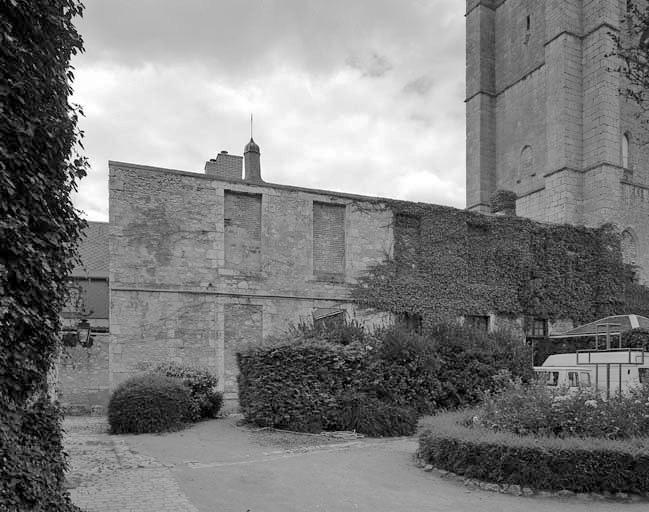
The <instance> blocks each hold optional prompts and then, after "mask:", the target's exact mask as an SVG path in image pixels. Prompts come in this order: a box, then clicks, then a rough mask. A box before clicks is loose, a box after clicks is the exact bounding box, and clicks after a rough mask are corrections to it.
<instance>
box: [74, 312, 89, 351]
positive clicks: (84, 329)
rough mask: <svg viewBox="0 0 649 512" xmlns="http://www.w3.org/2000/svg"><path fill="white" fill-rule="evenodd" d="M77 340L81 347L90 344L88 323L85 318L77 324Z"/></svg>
mask: <svg viewBox="0 0 649 512" xmlns="http://www.w3.org/2000/svg"><path fill="white" fill-rule="evenodd" d="M77 339H78V342H79V345H81V346H82V347H89V346H90V345H91V342H90V322H88V320H86V319H85V318H84V319H83V320H81V321H80V322H79V323H78V324H77Z"/></svg>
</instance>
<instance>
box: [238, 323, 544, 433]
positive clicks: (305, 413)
mask: <svg viewBox="0 0 649 512" xmlns="http://www.w3.org/2000/svg"><path fill="white" fill-rule="evenodd" d="M431 333H433V334H430V335H427V336H422V335H420V334H416V333H412V332H408V331H404V330H402V329H399V328H390V329H386V330H383V331H379V332H377V333H375V334H374V335H373V336H368V335H365V340H366V343H367V344H366V345H360V344H350V345H347V346H345V345H339V344H334V343H328V342H326V341H322V340H319V339H317V338H304V337H301V338H290V337H288V338H287V339H285V340H276V341H275V342H274V343H272V344H265V345H263V346H259V347H249V348H248V349H246V350H242V351H241V352H239V353H238V354H237V361H238V364H239V377H238V379H239V380H238V383H239V403H240V405H241V410H242V412H243V414H244V416H245V417H246V419H248V420H249V421H251V422H253V423H256V424H258V425H261V426H274V427H279V428H287V429H290V430H298V431H320V430H329V429H340V428H341V425H348V424H349V422H348V421H343V419H342V417H343V412H342V411H343V403H345V402H346V401H348V398H347V397H349V396H362V397H364V398H363V400H364V401H365V402H366V403H367V404H368V405H367V407H368V408H369V409H368V410H370V409H371V410H374V409H376V412H375V413H373V414H374V416H371V417H372V418H374V417H376V418H386V419H385V420H383V419H381V420H379V419H376V420H371V421H375V423H377V424H392V425H394V426H395V429H396V430H395V433H394V434H393V435H400V434H399V432H402V431H403V430H402V429H401V427H398V425H397V424H396V423H394V422H392V420H390V421H388V419H387V418H390V414H391V413H392V412H393V411H396V410H397V409H395V408H398V409H400V410H404V409H405V410H414V411H415V413H416V414H425V413H430V412H432V411H434V410H436V409H438V408H441V407H444V408H448V407H456V406H458V405H464V404H471V403H475V402H476V401H477V400H478V398H479V397H480V392H481V391H484V390H488V389H491V388H493V386H494V383H493V379H492V377H493V376H494V375H495V374H496V373H497V372H498V371H499V370H500V369H502V368H506V369H509V370H510V371H511V372H513V373H514V374H515V375H518V376H521V377H523V378H525V379H528V378H530V377H531V371H532V370H531V364H530V363H531V351H530V348H529V347H527V346H525V345H524V344H523V343H522V342H521V341H520V340H515V339H514V338H512V337H510V336H508V335H504V334H502V333H495V334H491V335H479V334H478V333H476V332H474V331H472V330H470V329H465V328H462V327H458V326H437V327H435V328H434V329H432V330H431ZM359 400H360V399H358V400H356V402H354V403H357V404H358V403H360V402H359ZM377 401H380V402H381V403H382V404H383V405H385V407H383V405H382V406H381V407H378V406H377ZM365 402H363V403H365ZM370 406H371V407H370ZM374 406H376V407H374ZM372 407H374V409H372ZM352 409H353V408H352ZM347 410H351V409H350V408H349V407H348V408H347ZM408 417H409V416H408V415H405V416H404V418H406V419H405V420H404V421H405V422H406V423H405V424H404V425H407V424H410V422H409V421H410V420H408V419H407V418H408ZM368 421H370V420H369V419H368ZM367 428H368V429H370V430H371V429H372V428H374V427H369V426H368V427H367ZM404 428H405V427H404ZM376 429H378V430H376V431H377V432H378V431H379V430H380V429H379V427H378V426H377V427H376Z"/></svg>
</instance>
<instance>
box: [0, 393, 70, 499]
mask: <svg viewBox="0 0 649 512" xmlns="http://www.w3.org/2000/svg"><path fill="white" fill-rule="evenodd" d="M0 401H2V407H0V460H1V461H2V463H1V464H0V482H2V486H3V487H2V492H0V510H7V511H23V510H31V511H39V512H40V511H42V512H46V511H47V512H49V511H57V512H59V511H64V510H65V511H69V512H72V511H75V510H78V509H77V507H75V506H73V505H72V504H71V503H70V499H69V496H68V495H67V493H66V492H65V491H64V476H63V475H64V471H65V469H66V456H65V454H64V453H63V446H62V441H61V429H60V428H59V424H60V421H61V413H60V409H59V408H58V407H57V406H56V405H55V404H52V403H51V401H50V400H49V398H48V397H47V395H45V394H39V395H36V396H35V397H34V399H33V400H31V401H29V402H28V403H27V404H26V406H24V407H19V406H17V405H16V403H15V402H14V401H12V400H10V399H9V398H8V397H6V396H3V395H0Z"/></svg>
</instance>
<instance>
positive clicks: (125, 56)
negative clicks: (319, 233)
mask: <svg viewBox="0 0 649 512" xmlns="http://www.w3.org/2000/svg"><path fill="white" fill-rule="evenodd" d="M84 4H85V5H86V12H85V15H84V18H83V19H82V20H80V21H79V22H78V28H79V30H80V32H81V33H82V35H83V37H84V40H85V48H86V52H85V54H83V55H82V56H80V57H77V58H75V60H74V61H73V65H74V66H75V68H76V72H75V75H76V79H75V82H74V89H75V95H74V97H73V101H74V102H76V103H79V104H81V105H82V106H83V108H84V111H85V115H86V118H85V119H83V120H82V122H81V128H82V129H83V130H84V131H85V139H84V146H85V148H86V155H87V156H88V158H89V160H90V165H91V169H90V173H89V175H88V177H87V178H85V179H84V180H83V181H82V183H81V185H80V188H79V194H78V195H77V196H76V197H75V204H76V205H77V207H78V208H80V209H82V210H83V211H84V212H85V214H86V217H87V218H88V219H89V220H108V160H118V161H123V162H130V163H138V164H144V165H153V166H160V167H167V168H173V169H181V170H186V171H194V172H203V168H204V165H205V161H206V160H208V159H209V158H213V157H214V156H216V154H217V153H218V152H219V151H221V150H227V151H229V152H230V153H233V154H239V155H240V154H242V152H243V147H244V145H245V144H246V142H247V141H248V140H249V137H250V127H249V118H250V113H251V112H252V113H253V114H254V138H255V141H256V142H257V143H258V144H259V146H260V148H261V167H262V177H263V179H264V180H266V181H268V182H272V183H282V184H288V185H297V186H303V187H312V188H321V189H329V190H337V191H345V192H351V193H357V194H364V195H372V196H374V195H376V196H385V197H394V198H400V199H408V200H414V201H425V202H431V203H439V204H446V205H451V206H457V207H460V208H463V207H464V205H465V198H464V187H465V185H464V183H465V155H464V151H465V142H464V138H465V132H464V125H465V123H464V103H463V100H464V66H465V59H464V6H465V4H464V2H459V1H458V0H174V1H172V0H84Z"/></svg>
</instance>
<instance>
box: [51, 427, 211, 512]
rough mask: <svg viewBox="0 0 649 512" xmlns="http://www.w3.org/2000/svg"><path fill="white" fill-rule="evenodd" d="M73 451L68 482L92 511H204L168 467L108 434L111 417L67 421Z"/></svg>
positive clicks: (73, 493)
mask: <svg viewBox="0 0 649 512" xmlns="http://www.w3.org/2000/svg"><path fill="white" fill-rule="evenodd" d="M63 428H64V430H65V432H66V433H65V437H64V446H65V450H66V451H67V453H68V454H69V455H70V471H69V472H68V474H67V475H66V482H67V485H68V488H69V491H70V496H71V497H72V501H73V502H74V503H75V504H76V505H77V506H79V507H81V508H82V509H83V510H85V511H87V512H198V511H197V509H196V508H195V507H194V506H193V505H192V504H191V503H190V501H189V500H188V499H187V497H186V496H185V495H184V494H183V493H182V491H181V490H180V488H179V486H178V484H177V483H176V481H175V480H174V478H173V476H172V474H171V471H170V469H169V468H168V467H166V466H165V465H163V464H160V463H159V462H158V461H156V460H155V459H152V458H150V457H146V456H143V455H141V454H138V453H135V452H133V451H132V450H130V449H129V447H128V445H127V444H126V442H125V441H124V440H123V439H121V438H120V437H119V436H110V435H108V433H107V424H106V420H105V418H92V417H71V418H66V419H65V420H64V422H63Z"/></svg>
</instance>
